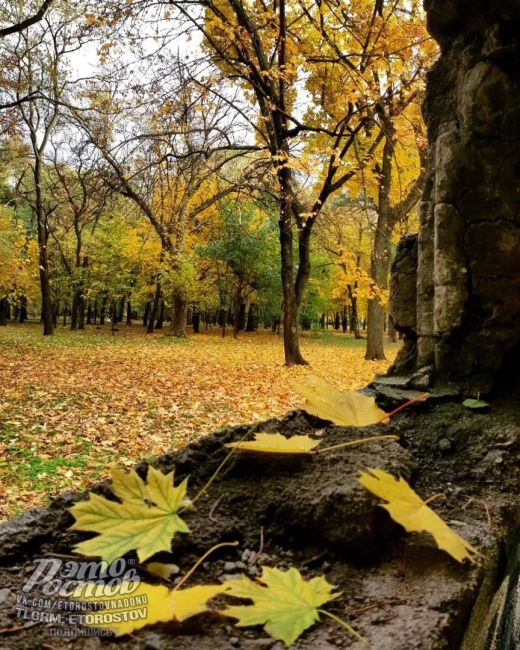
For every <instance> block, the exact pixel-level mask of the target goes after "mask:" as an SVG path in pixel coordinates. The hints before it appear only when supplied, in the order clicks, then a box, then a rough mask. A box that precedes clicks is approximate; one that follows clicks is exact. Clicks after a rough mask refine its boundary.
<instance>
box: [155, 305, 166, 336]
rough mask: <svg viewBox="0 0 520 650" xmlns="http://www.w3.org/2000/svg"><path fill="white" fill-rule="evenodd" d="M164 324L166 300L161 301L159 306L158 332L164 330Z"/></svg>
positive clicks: (156, 325)
mask: <svg viewBox="0 0 520 650" xmlns="http://www.w3.org/2000/svg"><path fill="white" fill-rule="evenodd" d="M163 323H164V300H161V302H160V304H159V315H158V316H157V322H156V323H155V329H156V330H162V328H163Z"/></svg>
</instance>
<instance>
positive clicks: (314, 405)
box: [292, 375, 387, 427]
mask: <svg viewBox="0 0 520 650" xmlns="http://www.w3.org/2000/svg"><path fill="white" fill-rule="evenodd" d="M292 386H293V388H294V389H295V390H296V391H297V392H298V393H299V394H300V395H302V397H305V399H306V402H305V410H306V411H307V413H310V414H311V415H315V416H317V417H319V418H321V419H322V420H329V421H330V422H333V423H334V424H338V425H340V426H344V427H350V426H356V427H364V426H368V425H369V424H377V423H378V422H382V421H384V420H385V418H386V416H387V414H386V413H385V412H384V411H383V410H381V409H380V408H379V407H378V406H377V405H376V403H375V401H374V398H373V397H368V396H367V395H363V394H362V393H358V391H355V390H338V389H337V388H334V387H333V386H331V385H330V384H329V383H328V382H326V381H325V380H324V379H321V378H320V377H316V376H315V375H311V376H309V377H308V378H307V379H306V380H305V381H303V382H297V381H293V382H292Z"/></svg>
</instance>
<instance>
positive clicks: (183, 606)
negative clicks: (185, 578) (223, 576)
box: [72, 582, 228, 636]
mask: <svg viewBox="0 0 520 650" xmlns="http://www.w3.org/2000/svg"><path fill="white" fill-rule="evenodd" d="M84 588H85V585H84V584H81V585H79V587H78V588H77V589H76V592H75V595H73V596H72V599H73V600H76V601H81V602H87V603H99V604H100V605H103V604H105V609H106V610H107V611H106V614H107V616H106V618H105V619H104V618H103V615H104V610H103V609H100V610H97V611H96V613H95V614H91V617H94V616H97V617H98V618H97V619H93V620H92V622H90V620H89V619H88V618H87V619H86V622H85V624H86V625H87V627H96V628H102V629H105V630H112V631H113V632H114V633H115V635H116V636H121V635H122V634H129V633H130V632H133V631H134V630H138V629H140V628H142V627H144V626H145V625H152V624H153V623H159V622H162V623H167V622H168V621H173V620H176V621H179V622H181V621H184V620H186V619H187V618H190V617H191V616H195V615H196V614H200V613H201V612H205V611H206V610H207V602H208V600H210V598H214V597H215V596H217V595H218V594H221V593H223V592H225V591H227V589H228V587H227V586H226V585H225V584H220V585H198V586H196V587H189V588H188V589H178V590H174V589H168V587H165V586H163V585H149V584H147V583H146V582H140V583H139V585H138V587H137V588H136V589H133V590H132V589H128V588H127V586H126V584H125V583H123V585H122V588H121V590H120V592H118V593H117V594H115V595H103V594H96V595H95V596H94V595H89V596H83V595H82V592H83V591H84ZM121 593H128V594H129V597H128V598H126V597H125V598H123V597H122V596H121ZM130 597H131V598H133V599H135V598H137V597H142V599H143V602H144V604H142V605H128V604H124V601H125V600H126V601H127V602H128V600H130ZM134 602H135V601H134ZM108 603H113V604H112V605H108ZM131 611H133V612H136V614H134V616H136V617H137V616H138V618H135V620H132V619H131V618H130V617H129V615H128V614H127V616H124V614H125V612H131ZM118 613H121V616H116V615H117V614H118ZM115 614H116V615H115ZM124 618H128V620H124ZM117 619H120V620H117Z"/></svg>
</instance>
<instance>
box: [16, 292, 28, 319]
mask: <svg viewBox="0 0 520 650" xmlns="http://www.w3.org/2000/svg"><path fill="white" fill-rule="evenodd" d="M26 320H27V298H26V297H25V296H22V297H21V298H20V317H19V319H18V322H20V323H25V321H26Z"/></svg>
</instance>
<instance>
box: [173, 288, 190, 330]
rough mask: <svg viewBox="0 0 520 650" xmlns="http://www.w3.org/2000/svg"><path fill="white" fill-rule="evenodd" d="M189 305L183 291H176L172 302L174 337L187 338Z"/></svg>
mask: <svg viewBox="0 0 520 650" xmlns="http://www.w3.org/2000/svg"><path fill="white" fill-rule="evenodd" d="M187 310H188V303H187V301H186V298H185V296H184V294H183V293H182V292H181V291H175V293H174V294H173V301H172V323H171V333H172V335H173V336H177V337H179V338H184V337H185V336H186V315H187Z"/></svg>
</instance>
